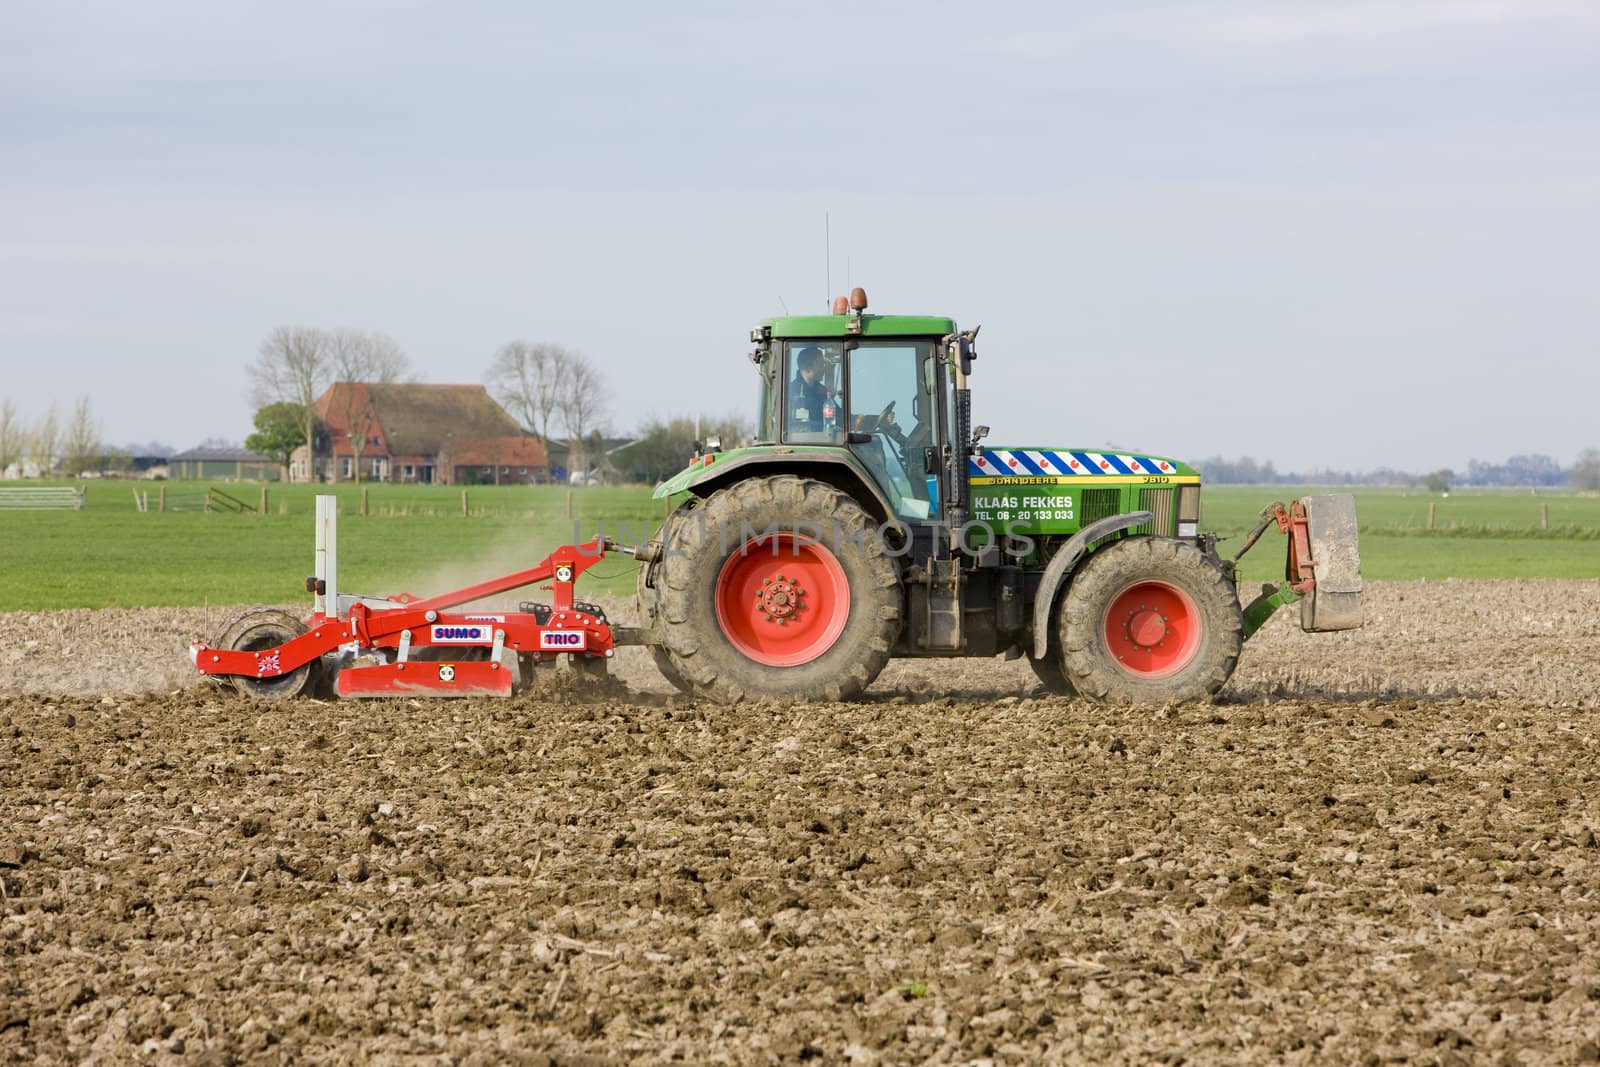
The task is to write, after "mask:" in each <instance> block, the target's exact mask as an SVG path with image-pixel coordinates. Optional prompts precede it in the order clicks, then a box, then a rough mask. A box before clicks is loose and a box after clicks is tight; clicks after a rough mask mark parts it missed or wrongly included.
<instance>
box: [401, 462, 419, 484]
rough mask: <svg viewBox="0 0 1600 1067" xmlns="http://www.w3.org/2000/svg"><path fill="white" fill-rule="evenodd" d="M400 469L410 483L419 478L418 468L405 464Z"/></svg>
mask: <svg viewBox="0 0 1600 1067" xmlns="http://www.w3.org/2000/svg"><path fill="white" fill-rule="evenodd" d="M400 469H401V471H403V472H404V473H405V478H406V481H408V482H409V481H410V480H411V479H413V478H415V477H416V476H417V468H416V467H414V466H412V465H411V464H409V463H407V464H405V465H404V466H403V467H401V468H400Z"/></svg>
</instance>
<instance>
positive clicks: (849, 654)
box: [651, 475, 901, 703]
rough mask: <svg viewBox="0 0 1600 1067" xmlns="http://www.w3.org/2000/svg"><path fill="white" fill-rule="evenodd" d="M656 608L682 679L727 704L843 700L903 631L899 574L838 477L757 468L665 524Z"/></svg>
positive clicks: (672, 674)
mask: <svg viewBox="0 0 1600 1067" xmlns="http://www.w3.org/2000/svg"><path fill="white" fill-rule="evenodd" d="M662 534H663V541H662V558H661V561H660V563H659V566H658V570H657V572H656V575H655V583H656V588H655V590H654V592H655V605H654V611H653V613H651V614H653V616H654V618H655V620H656V626H657V629H658V632H659V633H660V636H661V642H662V644H661V651H662V652H663V653H664V655H665V659H666V660H667V663H668V666H669V667H670V670H668V671H666V672H665V673H666V674H667V677H668V679H669V680H672V681H673V682H674V683H676V682H678V681H680V680H681V681H682V682H684V683H686V684H687V685H688V686H689V687H690V689H691V691H692V692H694V693H695V694H697V695H700V696H704V697H708V698H710V699H712V700H717V701H721V702H724V703H732V702H734V701H737V700H741V699H752V700H842V699H846V698H849V697H853V696H855V695H856V694H858V693H860V692H861V691H862V690H863V689H865V688H866V687H867V686H869V685H871V684H872V681H873V679H875V678H877V676H878V673H879V672H880V671H881V670H883V666H884V664H885V663H887V662H888V660H889V651H890V649H891V648H893V646H894V643H895V640H896V639H897V638H898V637H899V633H900V596H901V594H900V573H899V568H898V566H897V565H896V562H895V560H894V559H893V557H891V556H889V555H888V554H887V552H886V551H885V546H884V544H883V541H882V539H881V538H880V537H879V536H878V533H877V529H876V526H875V524H874V523H873V521H872V519H871V518H870V517H869V516H868V515H867V513H866V512H865V511H864V510H862V508H861V506H860V505H859V504H857V503H856V502H855V501H854V500H852V499H851V498H850V497H849V496H848V495H846V494H845V493H843V492H840V491H839V490H838V489H835V488H834V487H833V486H830V485H827V484H825V483H823V482H819V481H815V480H812V479H808V478H800V477H796V476H794V475H777V476H773V477H768V478H752V479H749V480H747V481H743V482H739V483H736V484H734V485H731V486H729V487H727V488H725V489H721V490H718V491H717V492H716V493H713V494H712V495H711V496H710V497H708V498H707V499H706V501H705V503H704V505H702V506H701V507H699V508H696V509H694V510H693V511H692V512H690V513H689V514H687V515H685V516H683V517H682V518H679V519H677V520H675V521H670V522H668V523H667V525H666V527H665V528H664V530H663V531H662Z"/></svg>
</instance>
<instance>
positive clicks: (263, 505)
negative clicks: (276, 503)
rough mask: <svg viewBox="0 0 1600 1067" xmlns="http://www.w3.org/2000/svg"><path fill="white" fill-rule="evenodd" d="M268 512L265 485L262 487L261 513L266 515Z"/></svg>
mask: <svg viewBox="0 0 1600 1067" xmlns="http://www.w3.org/2000/svg"><path fill="white" fill-rule="evenodd" d="M266 513H267V487H266V486H265V485H263V486H262V487H261V514H263V515H265V514H266Z"/></svg>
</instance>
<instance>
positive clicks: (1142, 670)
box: [1103, 581, 1201, 678]
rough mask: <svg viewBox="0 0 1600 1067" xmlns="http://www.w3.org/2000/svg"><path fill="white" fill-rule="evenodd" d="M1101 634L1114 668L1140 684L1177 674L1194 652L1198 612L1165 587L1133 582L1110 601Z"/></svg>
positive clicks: (1186, 598) (1180, 592)
mask: <svg viewBox="0 0 1600 1067" xmlns="http://www.w3.org/2000/svg"><path fill="white" fill-rule="evenodd" d="M1103 629H1104V631H1105V635H1106V647H1107V648H1109V649H1110V650H1111V655H1112V657H1113V658H1114V659H1115V660H1116V662H1117V665H1118V666H1120V667H1121V668H1122V669H1123V670H1125V671H1127V672H1128V673H1129V674H1132V675H1135V676H1137V677H1140V678H1161V677H1165V676H1166V675H1169V674H1175V673H1177V672H1178V671H1181V670H1183V668H1184V667H1186V666H1188V664H1189V661H1190V660H1192V659H1194V656H1195V652H1196V650H1198V649H1199V647H1200V629H1201V622H1200V612H1199V610H1198V609H1197V608H1196V607H1195V604H1194V601H1193V600H1192V599H1190V597H1189V594H1188V593H1185V592H1184V591H1183V590H1182V589H1179V588H1178V587H1177V586H1175V585H1170V584H1168V583H1167V582H1157V581H1146V582H1135V583H1134V584H1133V585H1130V586H1128V587H1127V588H1126V589H1124V590H1123V591H1122V592H1120V593H1118V594H1117V595H1116V596H1114V597H1112V598H1111V604H1110V606H1108V607H1107V608H1106V614H1105V619H1104V626H1103Z"/></svg>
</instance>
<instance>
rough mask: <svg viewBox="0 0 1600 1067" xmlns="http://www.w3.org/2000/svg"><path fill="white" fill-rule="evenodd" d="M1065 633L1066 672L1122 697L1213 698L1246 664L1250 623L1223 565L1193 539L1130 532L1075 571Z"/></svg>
mask: <svg viewBox="0 0 1600 1067" xmlns="http://www.w3.org/2000/svg"><path fill="white" fill-rule="evenodd" d="M1057 637H1058V639H1059V641H1060V643H1061V660H1060V662H1061V667H1062V672H1063V674H1064V675H1065V677H1066V679H1067V680H1068V681H1069V682H1070V683H1071V684H1072V685H1073V686H1074V687H1075V688H1076V689H1077V690H1078V692H1080V693H1082V694H1083V695H1084V696H1086V697H1089V698H1090V699H1092V700H1100V701H1105V702H1108V703H1114V704H1165V703H1169V702H1182V701H1188V700H1205V699H1209V698H1210V697H1212V696H1215V695H1216V693H1217V691H1218V690H1220V689H1221V688H1222V687H1223V686H1224V685H1226V684H1227V682H1228V679H1229V677H1231V676H1232V674H1233V669H1234V667H1235V666H1236V665H1237V664H1238V662H1239V650H1240V648H1241V647H1242V645H1243V643H1244V623H1243V618H1242V615H1241V613H1240V610H1239V598H1238V594H1237V592H1236V591H1235V590H1234V586H1233V583H1232V582H1230V581H1229V580H1228V577H1227V575H1226V574H1225V573H1223V570H1222V567H1221V565H1220V564H1219V563H1218V562H1217V561H1216V560H1215V559H1214V558H1212V557H1211V556H1208V555H1206V554H1205V553H1203V552H1201V551H1200V550H1199V549H1198V548H1196V547H1195V546H1194V545H1192V544H1190V543H1189V542H1187V541H1175V540H1172V539H1170V538H1165V537H1130V538H1127V539H1125V540H1122V541H1118V542H1116V543H1115V544H1112V545H1109V546H1107V547H1106V548H1103V549H1101V550H1100V551H1098V552H1096V553H1094V555H1093V556H1091V557H1090V558H1089V559H1088V561H1087V562H1085V563H1084V564H1083V566H1082V567H1081V568H1080V569H1079V570H1078V572H1077V573H1076V574H1075V575H1074V576H1073V579H1072V585H1071V586H1070V587H1069V588H1068V590H1067V595H1066V600H1065V602H1064V603H1063V604H1062V608H1061V611H1060V619H1059V624H1058V629H1057Z"/></svg>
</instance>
